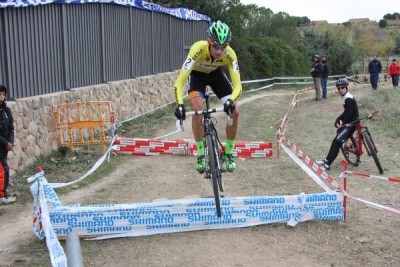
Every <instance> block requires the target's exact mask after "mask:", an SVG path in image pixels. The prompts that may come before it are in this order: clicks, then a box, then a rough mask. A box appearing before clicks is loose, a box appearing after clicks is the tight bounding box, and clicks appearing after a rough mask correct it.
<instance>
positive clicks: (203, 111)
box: [186, 108, 224, 116]
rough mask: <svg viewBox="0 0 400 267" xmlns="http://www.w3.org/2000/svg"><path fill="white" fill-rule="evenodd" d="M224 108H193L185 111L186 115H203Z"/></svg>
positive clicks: (220, 110) (221, 110)
mask: <svg viewBox="0 0 400 267" xmlns="http://www.w3.org/2000/svg"><path fill="white" fill-rule="evenodd" d="M223 111H224V108H210V109H208V110H207V109H203V110H194V111H188V112H186V116H193V115H205V114H210V113H215V112H223Z"/></svg>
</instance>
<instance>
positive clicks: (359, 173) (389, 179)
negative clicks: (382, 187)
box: [339, 171, 400, 183]
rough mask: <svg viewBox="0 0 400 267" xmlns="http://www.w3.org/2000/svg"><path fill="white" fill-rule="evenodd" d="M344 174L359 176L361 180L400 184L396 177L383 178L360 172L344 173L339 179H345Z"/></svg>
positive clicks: (399, 179)
mask: <svg viewBox="0 0 400 267" xmlns="http://www.w3.org/2000/svg"><path fill="white" fill-rule="evenodd" d="M346 174H350V175H355V176H360V177H363V178H369V179H379V180H385V181H388V182H395V183H400V178H397V177H390V176H389V177H385V176H378V175H372V174H368V173H361V172H354V171H344V172H342V173H341V174H340V175H339V177H341V178H342V177H345V175H346Z"/></svg>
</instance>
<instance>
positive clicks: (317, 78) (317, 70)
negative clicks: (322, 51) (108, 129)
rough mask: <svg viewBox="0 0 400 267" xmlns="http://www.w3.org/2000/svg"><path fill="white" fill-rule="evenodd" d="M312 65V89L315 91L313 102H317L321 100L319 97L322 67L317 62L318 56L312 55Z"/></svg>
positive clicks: (320, 96)
mask: <svg viewBox="0 0 400 267" xmlns="http://www.w3.org/2000/svg"><path fill="white" fill-rule="evenodd" d="M312 61H313V64H312V66H311V69H310V73H311V76H312V77H313V82H314V89H315V100H317V101H319V100H321V99H322V95H321V77H322V65H321V62H320V61H319V55H318V54H314V55H313V57H312Z"/></svg>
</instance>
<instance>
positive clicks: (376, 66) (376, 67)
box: [368, 55, 382, 91]
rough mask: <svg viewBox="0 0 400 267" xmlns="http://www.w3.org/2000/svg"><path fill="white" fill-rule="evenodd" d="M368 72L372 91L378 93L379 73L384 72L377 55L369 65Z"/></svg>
mask: <svg viewBox="0 0 400 267" xmlns="http://www.w3.org/2000/svg"><path fill="white" fill-rule="evenodd" d="M368 71H369V79H370V82H371V86H372V90H375V91H376V90H378V81H379V73H381V71H382V64H381V62H380V61H379V60H378V57H377V56H376V55H374V57H373V59H372V61H371V62H370V63H369V64H368Z"/></svg>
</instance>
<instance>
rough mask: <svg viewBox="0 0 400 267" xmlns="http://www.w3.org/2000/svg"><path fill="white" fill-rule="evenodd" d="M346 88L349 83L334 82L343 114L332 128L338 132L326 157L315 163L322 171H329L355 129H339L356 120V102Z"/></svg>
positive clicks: (348, 127)
mask: <svg viewBox="0 0 400 267" xmlns="http://www.w3.org/2000/svg"><path fill="white" fill-rule="evenodd" d="M348 86H349V83H348V81H347V80H346V79H339V80H337V81H336V88H337V90H338V93H339V94H340V95H341V96H342V99H343V102H344V104H343V106H344V112H343V113H342V114H340V116H339V117H337V119H336V120H335V123H334V126H335V127H336V128H338V131H337V134H336V136H335V138H334V139H333V141H332V144H331V148H330V149H329V152H328V156H326V158H325V159H324V160H317V161H316V163H317V164H318V165H320V166H321V167H322V168H323V169H324V170H330V166H331V164H332V163H333V161H334V160H335V159H336V157H337V156H338V154H339V151H340V147H341V146H342V144H343V143H344V142H345V141H346V140H347V139H348V138H349V137H350V136H351V134H352V133H353V132H354V130H355V128H356V126H355V125H353V126H344V127H341V126H342V125H346V124H348V123H350V122H352V121H355V120H357V119H358V106H357V101H356V99H355V98H354V96H353V95H351V94H350V93H349V89H348Z"/></svg>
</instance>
